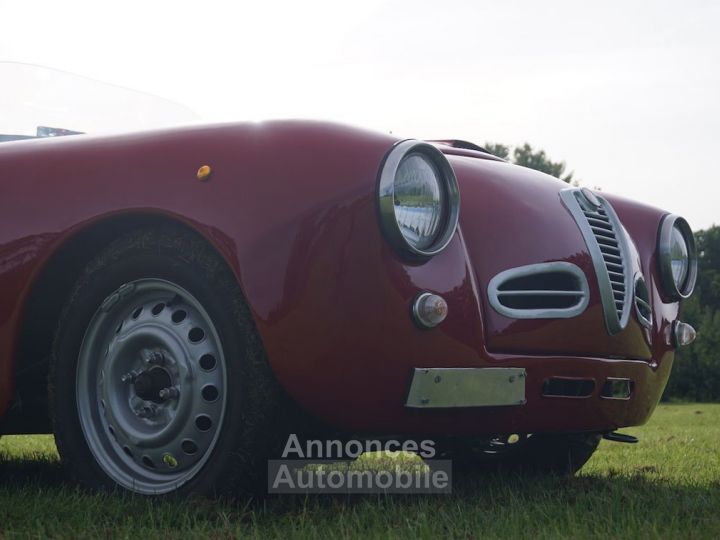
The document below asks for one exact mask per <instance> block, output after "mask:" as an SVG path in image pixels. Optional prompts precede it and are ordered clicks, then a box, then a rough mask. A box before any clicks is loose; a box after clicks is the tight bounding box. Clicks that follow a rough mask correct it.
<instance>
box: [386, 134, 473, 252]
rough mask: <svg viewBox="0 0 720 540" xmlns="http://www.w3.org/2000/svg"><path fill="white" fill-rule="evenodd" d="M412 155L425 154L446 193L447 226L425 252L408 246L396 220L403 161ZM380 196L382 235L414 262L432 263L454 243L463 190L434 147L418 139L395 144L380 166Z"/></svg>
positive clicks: (443, 196)
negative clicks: (424, 261) (398, 184)
mask: <svg viewBox="0 0 720 540" xmlns="http://www.w3.org/2000/svg"><path fill="white" fill-rule="evenodd" d="M410 154H421V155H422V156H423V157H425V158H427V159H428V160H429V161H430V162H431V163H432V165H433V166H434V167H435V169H436V170H437V171H438V173H439V178H438V183H439V187H440V189H441V190H442V196H441V200H442V201H443V209H442V212H443V213H442V219H443V224H442V226H441V227H440V229H439V232H438V233H437V234H436V236H435V239H434V240H433V242H432V244H431V245H430V246H429V247H427V248H423V249H419V248H418V247H416V246H414V245H412V244H411V243H410V242H408V240H407V239H406V238H405V236H404V235H403V233H402V231H401V230H400V225H399V224H398V221H397V218H396V216H395V204H394V198H395V177H396V175H397V172H398V168H399V167H400V164H401V163H402V161H403V159H405V158H406V157H407V156H409V155H410ZM377 193H378V208H379V211H380V222H381V228H382V231H383V233H384V235H385V237H386V239H387V240H388V242H389V243H390V244H391V245H392V246H393V247H394V248H395V250H396V251H398V252H399V253H401V254H404V255H409V256H411V257H413V258H419V259H428V258H430V257H433V256H434V255H437V254H438V253H440V252H441V251H442V250H443V249H445V248H446V247H447V245H448V244H449V243H450V241H451V240H452V239H453V236H454V235H455V231H456V230H457V225H458V221H459V219H460V190H459V188H458V183H457V178H456V177H455V172H454V171H453V168H452V166H451V165H450V162H449V161H448V160H447V158H446V157H445V155H444V154H443V153H442V152H441V151H440V150H439V149H438V148H436V147H435V146H433V145H432V144H429V143H426V142H423V141H417V140H414V139H410V140H404V141H400V142H399V143H397V144H395V146H393V147H392V149H391V150H390V152H388V154H387V155H386V156H385V159H384V160H383V163H382V165H381V166H380V175H379V181H378V191H377Z"/></svg>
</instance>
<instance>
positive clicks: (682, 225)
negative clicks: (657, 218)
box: [657, 214, 698, 300]
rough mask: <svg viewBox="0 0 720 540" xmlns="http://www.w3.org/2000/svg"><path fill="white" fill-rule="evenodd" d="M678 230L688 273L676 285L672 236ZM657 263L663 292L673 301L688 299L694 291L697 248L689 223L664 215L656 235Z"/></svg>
mask: <svg viewBox="0 0 720 540" xmlns="http://www.w3.org/2000/svg"><path fill="white" fill-rule="evenodd" d="M676 228H677V229H678V230H679V231H680V234H681V235H682V237H683V240H684V241H685V246H686V247H687V252H688V271H687V275H686V276H685V279H684V280H683V282H682V283H680V284H679V285H678V283H676V282H675V278H674V277H673V271H672V255H671V249H672V235H673V230H674V229H676ZM657 251H658V263H659V265H660V279H661V282H662V286H663V290H664V291H665V293H666V294H667V295H668V296H669V297H670V298H671V299H673V300H682V299H684V298H688V297H689V296H690V295H691V294H692V293H693V290H694V289H695V282H696V280H697V271H698V270H697V247H696V246H695V236H694V235H693V232H692V229H691V228H690V225H689V223H688V222H687V221H686V220H685V218H682V217H680V216H677V215H675V214H668V215H666V216H665V217H664V218H663V220H662V223H661V224H660V231H659V233H658V248H657Z"/></svg>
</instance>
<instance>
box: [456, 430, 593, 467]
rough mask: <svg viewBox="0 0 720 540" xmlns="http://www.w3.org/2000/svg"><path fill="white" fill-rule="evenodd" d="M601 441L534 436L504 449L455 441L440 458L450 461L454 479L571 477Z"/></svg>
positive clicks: (575, 436) (587, 437) (578, 435)
mask: <svg viewBox="0 0 720 540" xmlns="http://www.w3.org/2000/svg"><path fill="white" fill-rule="evenodd" d="M601 439H602V436H601V435H600V434H599V433H563V434H535V435H533V436H530V437H528V438H526V439H521V441H520V442H518V443H515V444H504V445H497V444H495V445H488V444H487V443H485V444H483V445H473V444H472V443H468V444H463V443H462V441H455V443H454V444H453V446H452V448H449V449H447V450H446V451H443V452H442V454H443V456H442V457H444V458H447V459H452V461H453V474H454V475H456V476H467V475H474V474H478V473H492V472H500V473H511V474H520V475H525V476H535V475H557V476H572V475H574V474H575V473H576V472H578V471H579V470H580V469H581V468H582V467H583V466H584V465H585V464H586V463H587V462H588V460H589V459H590V458H591V457H592V455H593V454H594V453H595V450H597V447H598V445H599V444H600V440H601ZM488 449H490V451H488Z"/></svg>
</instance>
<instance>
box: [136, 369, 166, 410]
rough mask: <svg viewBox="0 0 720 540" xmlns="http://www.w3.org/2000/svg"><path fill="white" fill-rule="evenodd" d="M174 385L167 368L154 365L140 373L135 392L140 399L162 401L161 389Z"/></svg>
mask: <svg viewBox="0 0 720 540" xmlns="http://www.w3.org/2000/svg"><path fill="white" fill-rule="evenodd" d="M171 385H172V377H171V376H170V374H169V373H168V372H167V370H165V369H163V368H161V367H154V368H151V369H148V370H147V371H143V372H142V373H140V374H139V375H138V376H137V378H136V379H135V382H134V383H133V387H134V389H135V394H137V396H138V397H139V398H140V399H144V400H145V401H152V402H155V403H161V402H162V401H163V398H161V397H160V390H162V389H164V388H168V387H169V386H171Z"/></svg>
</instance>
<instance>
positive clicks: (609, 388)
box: [600, 377, 635, 399]
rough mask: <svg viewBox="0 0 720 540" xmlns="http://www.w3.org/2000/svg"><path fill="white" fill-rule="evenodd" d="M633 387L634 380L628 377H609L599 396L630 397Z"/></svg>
mask: <svg viewBox="0 0 720 540" xmlns="http://www.w3.org/2000/svg"><path fill="white" fill-rule="evenodd" d="M634 389H635V382H634V381H632V380H630V379H616V378H612V377H609V378H608V379H607V380H606V381H605V384H604V385H603V388H602V391H601V392H600V396H601V397H603V398H605V399H630V396H631V395H632V393H633V390H634Z"/></svg>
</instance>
